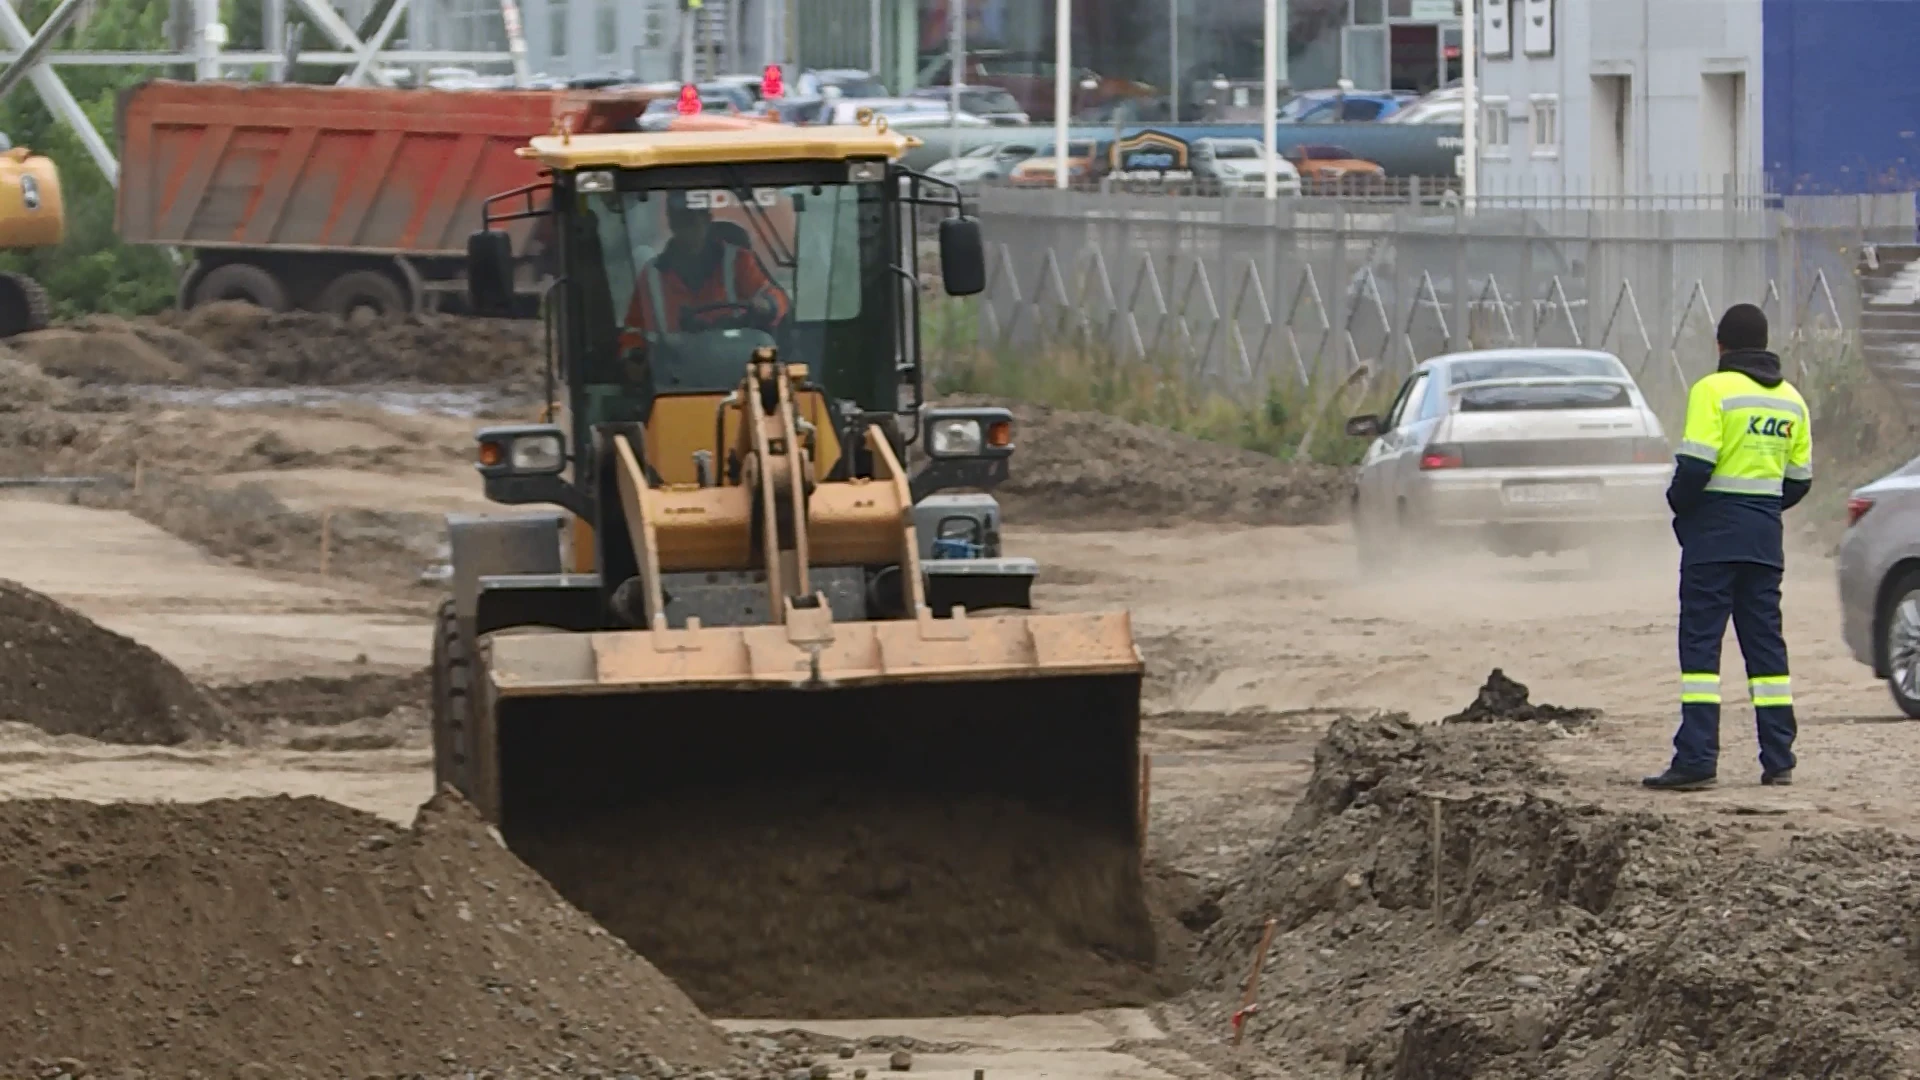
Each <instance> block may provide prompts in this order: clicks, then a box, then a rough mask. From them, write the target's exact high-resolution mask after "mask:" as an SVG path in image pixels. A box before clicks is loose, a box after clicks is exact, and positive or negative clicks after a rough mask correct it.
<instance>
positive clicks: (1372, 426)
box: [1347, 416, 1386, 439]
mask: <svg viewBox="0 0 1920 1080" xmlns="http://www.w3.org/2000/svg"><path fill="white" fill-rule="evenodd" d="M1384 430H1386V429H1385V428H1384V427H1383V426H1382V421H1381V419H1380V418H1379V417H1378V416H1353V417H1348V418H1347V434H1349V435H1351V436H1353V437H1354V438H1356V439H1373V438H1378V437H1379V435H1380V433H1381V432H1382V431H1384Z"/></svg>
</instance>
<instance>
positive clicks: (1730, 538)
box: [1643, 304, 1813, 791]
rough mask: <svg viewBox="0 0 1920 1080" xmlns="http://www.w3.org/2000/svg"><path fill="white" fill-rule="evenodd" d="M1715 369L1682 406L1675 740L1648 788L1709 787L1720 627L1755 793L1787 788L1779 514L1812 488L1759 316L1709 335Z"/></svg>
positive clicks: (1786, 391) (1801, 423) (1804, 432)
mask: <svg viewBox="0 0 1920 1080" xmlns="http://www.w3.org/2000/svg"><path fill="white" fill-rule="evenodd" d="M1715 339H1716V340H1717V342H1718V344H1719V347H1720V367H1719V370H1717V371H1715V372H1714V373H1713V374H1711V375H1708V376H1707V377H1705V378H1703V379H1701V380H1700V381H1699V382H1697V383H1694V384H1693V389H1692V390H1691V391H1690V392H1689V394H1688V395H1687V428H1686V434H1685V435H1684V436H1683V441H1682V442H1681V443H1680V447H1679V449H1678V451H1677V453H1676V455H1675V467H1674V474H1673V481H1672V483H1671V485H1670V486H1669V487H1668V489H1667V504H1668V505H1669V506H1670V507H1671V508H1672V509H1673V515H1674V516H1673V531H1674V535H1675V536H1676V537H1678V538H1679V540H1680V730H1679V733H1678V734H1676V735H1675V736H1674V737H1673V760H1672V764H1670V765H1669V766H1668V767H1667V771H1666V772H1664V773H1661V774H1660V775H1659V776H1649V777H1647V778H1646V780H1645V781H1643V782H1644V783H1645V784H1646V786H1647V787H1650V788H1655V789H1658V790H1664V791H1695V790H1698V789H1701V788H1705V787H1710V786H1712V784H1713V783H1714V781H1715V777H1716V776H1717V775H1718V769H1719V756H1720V642H1721V640H1722V639H1723V638H1724V637H1725V636H1726V632H1727V618H1728V617H1729V616H1731V617H1732V618H1733V628H1734V631H1735V633H1736V634H1737V635H1738V636H1739V639H1740V652H1741V655H1742V656H1743V657H1744V658H1745V660H1746V668H1747V689H1748V692H1749V694H1750V695H1751V697H1752V701H1753V712H1754V722H1755V725H1756V726H1757V727H1758V728H1759V735H1760V782H1761V783H1762V784H1765V785H1767V786H1769V787H1772V786H1777V785H1783V784H1791V783H1792V782H1793V767H1794V763H1795V761H1794V755H1793V740H1794V736H1795V734H1796V726H1795V722H1794V715H1793V689H1792V684H1791V682H1790V680H1789V679H1788V677H1787V643H1786V638H1785V635H1784V634H1783V633H1782V631H1781V625H1780V578H1781V575H1782V574H1783V573H1784V572H1785V569H1786V553H1785V551H1784V545H1783V543H1782V535H1781V534H1782V530H1781V520H1780V519H1781V515H1782V514H1783V512H1785V511H1787V510H1790V509H1792V508H1793V506H1794V504H1796V503H1798V502H1799V501H1800V500H1801V499H1803V498H1805V497H1806V495H1807V491H1808V490H1809V489H1810V488H1811V487H1812V486H1813V435H1812V431H1811V430H1810V429H1809V427H1808V423H1807V420H1808V417H1807V403H1806V400H1805V399H1804V398H1802V397H1801V396H1800V392H1799V391H1798V390H1795V389H1794V388H1793V386H1792V384H1790V383H1788V382H1787V381H1786V378H1785V377H1784V376H1783V375H1782V374H1781V372H1780V358H1779V357H1778V356H1776V355H1774V354H1773V353H1771V352H1768V351H1767V316H1766V314H1765V313H1764V312H1762V311H1761V310H1760V309H1759V308H1757V307H1755V306H1753V305H1752V304H1736V305H1734V306H1733V307H1731V308H1728V309H1727V312H1726V314H1725V315H1723V316H1722V317H1721V319H1720V326H1719V329H1718V330H1717V332H1716V334H1715Z"/></svg>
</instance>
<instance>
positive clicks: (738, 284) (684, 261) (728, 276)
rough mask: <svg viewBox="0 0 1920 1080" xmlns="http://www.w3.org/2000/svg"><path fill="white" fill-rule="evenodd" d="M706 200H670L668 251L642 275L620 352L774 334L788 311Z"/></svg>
mask: <svg viewBox="0 0 1920 1080" xmlns="http://www.w3.org/2000/svg"><path fill="white" fill-rule="evenodd" d="M706 194H707V193H705V192H685V191H675V192H671V193H670V194H669V195H668V196H667V231H668V233H669V234H670V237H669V239H668V240H667V244H666V247H665V248H664V249H663V250H662V251H661V252H660V254H658V255H656V256H655V257H654V258H653V259H651V260H649V261H648V263H647V265H646V266H644V267H642V268H641V270H640V274H639V277H638V280H637V281H636V282H635V283H634V290H633V301H632V303H631V304H629V305H628V307H627V318H626V329H625V330H624V331H623V332H622V333H621V335H620V347H621V349H622V350H623V351H635V350H637V351H640V352H641V353H644V352H646V351H647V347H648V346H649V345H650V344H652V342H653V341H654V340H656V339H657V338H658V337H659V336H660V335H663V334H679V333H692V332H697V331H702V330H719V329H725V328H728V327H751V328H753V329H757V330H765V331H769V332H771V331H772V330H773V329H774V328H775V327H777V326H779V325H780V324H781V323H782V322H784V321H786V318H787V315H788V314H789V312H790V311H791V309H792V304H791V303H790V301H789V300H788V299H787V294H786V293H785V292H784V291H782V290H781V288H780V286H778V285H776V284H774V281H773V279H772V277H770V276H769V275H768V274H767V270H766V267H765V266H763V265H762V264H761V262H760V257H759V256H758V255H757V254H755V253H754V251H753V248H752V247H750V246H747V245H745V244H737V243H732V242H729V240H728V239H727V237H726V236H724V235H723V229H722V227H717V226H716V225H715V223H714V221H713V212H712V211H711V210H710V209H709V208H708V207H707V206H706V205H705V204H704V202H701V201H699V200H698V199H695V200H690V199H689V197H688V196H689V195H695V196H704V195H706Z"/></svg>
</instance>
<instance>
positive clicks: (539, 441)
mask: <svg viewBox="0 0 1920 1080" xmlns="http://www.w3.org/2000/svg"><path fill="white" fill-rule="evenodd" d="M510 458H511V460H512V462H513V471H514V472H558V471H559V469H560V467H561V466H562V465H565V464H566V463H567V455H566V451H564V450H562V449H561V448H560V436H558V435H529V436H527V437H526V438H522V439H515V440H514V441H513V452H512V454H511V455H510Z"/></svg>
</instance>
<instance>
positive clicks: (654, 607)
mask: <svg viewBox="0 0 1920 1080" xmlns="http://www.w3.org/2000/svg"><path fill="white" fill-rule="evenodd" d="M914 145H916V141H915V140H912V139H911V138H909V137H907V136H904V135H902V134H899V133H897V132H890V131H888V130H887V128H886V125H885V123H884V120H873V119H869V120H868V122H866V123H864V124H860V125H848V126H841V127H812V128H799V127H785V126H776V125H767V126H764V127H757V128H754V129H751V130H739V131H714V132H698V131H689V132H671V133H661V134H631V135H629V134H593V135H569V134H567V133H565V132H561V133H558V134H555V135H553V136H547V137H541V138H537V139H535V140H533V141H532V144H531V145H530V146H529V147H528V148H526V149H525V150H523V151H522V153H523V154H524V155H526V156H528V157H531V158H535V159H537V160H538V161H539V162H540V163H541V164H542V165H543V166H544V167H545V169H546V170H547V172H546V174H545V175H546V176H547V178H548V179H547V180H546V181H545V182H544V183H542V184H540V185H537V186H536V187H534V188H529V189H523V190H520V191H515V192H509V193H504V194H503V195H501V196H499V197H497V198H496V199H495V200H494V201H493V202H490V203H489V209H488V218H487V222H486V228H485V229H483V230H482V231H480V232H478V233H476V234H474V236H473V237H472V239H471V241H470V245H469V268H468V276H469V282H470V289H471V291H472V299H473V302H474V305H475V308H476V310H480V311H500V310H504V308H505V306H506V304H507V303H508V302H509V301H510V298H511V282H512V276H511V249H510V244H509V242H508V237H507V234H506V232H505V231H503V230H502V229H501V228H500V226H502V225H503V224H505V223H506V222H508V221H510V220H513V219H515V218H519V217H527V216H548V217H550V218H551V224H552V226H553V233H554V235H555V236H556V237H557V238H558V248H559V258H560V260H561V263H562V266H563V270H562V273H561V275H560V279H559V284H558V285H556V286H555V287H554V289H553V291H552V292H551V293H550V294H549V296H548V298H547V303H546V318H547V333H548V349H549V368H548V385H549V393H548V398H549V410H548V412H547V414H546V419H547V420H549V421H551V422H549V423H540V424H527V425H517V426H508V427H496V428H490V429H486V430H482V431H481V432H479V435H478V450H477V468H478V471H479V473H480V475H481V476H482V478H483V481H484V485H485V490H486V493H487V495H488V497H489V498H490V499H491V500H492V501H494V502H497V503H501V504H504V505H506V506H513V507H540V506H548V507H557V508H559V512H554V511H551V510H549V511H544V512H542V511H534V512H522V513H515V514H500V515H478V516H467V517H453V518H450V519H449V534H450V535H449V539H450V548H451V552H452V565H453V584H454V588H453V595H452V597H451V598H449V599H448V600H447V601H446V602H445V605H444V607H443V609H442V612H441V617H440V620H439V630H438V636H437V639H436V642H435V658H434V668H433V670H434V698H433V735H434V757H435V768H436V773H437V776H438V779H439V781H441V782H442V783H446V784H451V785H453V786H454V787H456V788H458V789H459V790H460V791H461V792H463V793H464V794H465V795H466V796H467V798H468V799H469V800H471V801H472V802H473V803H474V804H475V805H477V806H478V807H479V808H480V810H481V811H482V812H483V813H484V814H485V815H486V816H487V817H488V818H489V819H490V820H493V821H495V822H497V823H498V824H499V826H500V828H501V831H502V834H503V836H504V837H505V839H506V841H507V843H508V845H509V846H510V847H512V848H513V849H514V850H515V851H516V852H517V853H518V854H520V855H521V856H522V857H523V858H524V859H526V860H527V861H528V862H529V863H531V864H532V865H533V866H534V867H535V868H536V869H538V870H540V871H541V872H542V873H544V874H545V875H546V876H547V878H548V879H549V880H550V881H552V882H553V883H554V884H555V885H556V886H557V887H558V888H559V889H560V891H561V892H562V893H563V894H564V895H566V896H568V897H569V899H571V900H573V901H574V902H575V903H576V904H579V905H580V906H582V907H583V908H585V909H586V910H587V911H588V912H589V913H591V914H593V915H594V916H596V917H597V918H599V919H600V921H601V922H602V923H603V924H604V925H606V926H607V927H608V929H610V930H612V931H613V932H614V933H616V934H619V935H620V936H622V937H623V938H625V939H626V940H627V941H628V942H629V943H630V944H632V945H634V946H635V947H636V948H637V949H638V950H639V951H640V952H641V953H642V954H643V955H647V956H648V957H649V958H650V959H652V960H653V962H654V963H655V964H657V965H659V966H660V967H661V968H662V969H663V970H665V971H666V973H667V974H668V975H669V976H671V977H673V978H675V979H677V980H679V981H680V982H681V984H682V985H683V986H684V987H685V988H686V989H687V990H688V991H689V993H690V994H692V995H693V997H694V998H695V1000H696V1001H698V1002H699V1003H700V1004H702V1005H703V1006H705V1007H707V1008H709V1009H710V1010H715V1011H721V1012H727V1013H732V1014H736V1015H744V1014H755V1015H778V1014H781V1013H782V1012H803V1011H811V1012H813V1013H814V1014H816V1015H817V1014H820V1013H822V1012H825V1013H835V1012H839V1013H847V1012H852V1013H858V1012H860V1011H862V1010H868V1009H874V1008H884V1009H896V1008H898V1009H915V1010H916V1011H952V1010H957V1009H978V1008H985V1007H993V1006H995V1005H996V1004H998V1003H1000V1002H1001V999H1000V998H999V997H996V996H995V995H996V993H998V992H999V990H1002V989H1004V988H1005V987H1007V986H1011V985H1016V984H1018V985H1027V984H1029V983H1032V982H1033V980H1036V979H1038V980H1041V981H1043V982H1044V981H1045V980H1047V979H1050V978H1051V979H1055V980H1074V979H1077V978H1079V975H1078V974H1076V973H1074V972H1073V971H1071V970H1069V968H1070V966H1071V964H1072V963H1075V962H1078V960H1079V959H1084V958H1086V957H1093V956H1096V955H1097V956H1098V957H1101V958H1103V960H1104V961H1105V962H1113V963H1119V964H1123V965H1126V964H1131V965H1146V964H1149V963H1150V962H1151V961H1152V959H1153V948H1154V945H1153V938H1152V932H1151V929H1150V926H1149V923H1148V920H1147V915H1146V907H1145V901H1144V897H1143V883H1142V880H1141V849H1142V843H1143V838H1142V833H1143V830H1144V825H1143V818H1142V799H1143V795H1142V792H1141V772H1140V756H1139V698H1140V679H1141V673H1142V664H1141V658H1140V654H1139V652H1138V650H1137V649H1136V647H1135V645H1134V641H1133V636H1132V631H1131V628H1130V624H1129V620H1128V616H1127V614H1126V613H1125V612H1104V613H1084V614H1046V613H1039V612H1036V611H1034V610H1032V604H1031V585H1032V582H1033V579H1034V577H1035V575H1036V573H1037V568H1036V566H1035V564H1034V562H1033V561H1032V560H1030V559H1023V558H1015V557H1010V556H1007V555H1005V554H1003V552H1002V551H1001V543H1000V511H999V507H998V504H997V502H996V501H995V500H994V499H993V497H992V496H991V495H990V494H986V492H988V491H990V490H991V489H992V488H993V487H994V486H995V485H996V484H997V483H999V482H1000V480H1002V479H1003V478H1004V477H1005V476H1006V475H1007V471H1008V468H1009V465H1008V462H1009V459H1010V456H1011V455H1012V453H1013V450H1014V432H1013V418H1012V416H1011V414H1010V413H1009V412H1008V411H1007V410H1004V409H994V408H970V409H938V408H930V407H927V406H926V404H925V403H924V401H923V389H922V387H923V375H922V365H921V361H920V348H919V341H918V337H919V320H920V315H919V304H920V294H921V278H922V271H921V265H922V264H921V261H920V252H921V247H922V241H921V238H920V236H919V226H918V223H919V222H921V221H931V220H932V219H933V218H935V217H938V218H939V222H938V225H939V236H938V249H939V262H940V266H941V276H942V278H943V279H944V285H945V289H946V291H947V292H948V293H951V294H955V295H962V296H964V295H971V294H976V293H979V292H980V291H982V290H983V289H984V287H985V277H986V271H985V259H984V255H983V247H982V240H981V233H980V228H979V224H978V222H977V221H976V220H974V219H972V218H970V217H968V216H966V215H965V209H964V206H963V204H962V202H961V198H960V193H959V191H958V189H955V188H953V187H951V185H946V184H943V183H942V182H940V181H938V180H935V179H932V178H930V177H926V176H923V175H920V174H918V173H914V172H912V171H910V170H908V169H906V168H905V167H904V166H903V165H902V164H901V161H902V158H903V157H904V155H905V154H906V152H907V151H908V150H909V149H910V148H911V147H912V146H914ZM930 208H931V209H930ZM1035 935H1038V938H1036V937H1035ZM1039 938H1044V939H1045V940H1044V941H1040V940H1039ZM1036 942H1037V943H1036ZM1063 957H1064V958H1065V959H1062V958H1063ZM876 965H877V966H876ZM888 965H895V967H893V968H888ZM1062 965H1067V966H1064V967H1063V966H1062ZM1036 967H1038V968H1044V969H1046V970H1041V971H1037V972H1036V971H1035V970H1033V969H1034V968H1036ZM909 969H910V970H912V971H913V972H914V976H913V978H929V979H934V980H935V983H929V984H927V986H931V987H935V988H934V989H927V990H925V992H924V993H922V992H920V991H915V993H914V994H913V995H909V996H907V997H905V998H901V999H898V1000H897V1001H896V1000H895V999H890V998H886V997H885V995H884V994H882V995H880V996H879V997H878V998H876V997H875V996H874V995H872V994H868V993H865V991H864V990H863V988H869V989H870V988H872V987H873V986H876V985H878V984H879V983H880V982H882V981H886V980H887V979H888V976H887V975H886V974H885V972H886V971H888V970H893V971H896V972H899V971H905V970H909ZM943 979H944V980H946V981H944V982H941V981H940V980H943ZM1021 980H1025V982H1021ZM909 981H911V980H909ZM936 983H937V986H936V985H935V984H936ZM956 986H958V987H961V988H962V989H961V990H959V991H955V992H954V993H946V992H945V991H944V990H941V989H939V988H941V987H944V988H946V989H949V990H950V989H952V988H953V987H956Z"/></svg>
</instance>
